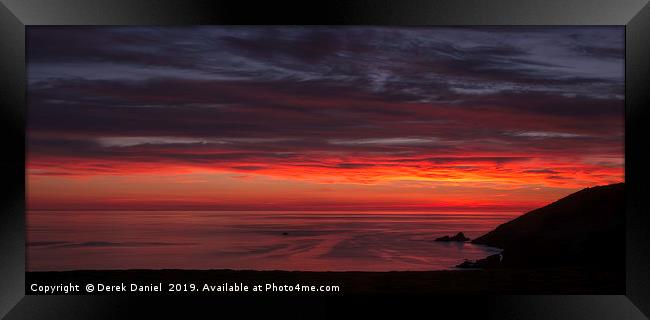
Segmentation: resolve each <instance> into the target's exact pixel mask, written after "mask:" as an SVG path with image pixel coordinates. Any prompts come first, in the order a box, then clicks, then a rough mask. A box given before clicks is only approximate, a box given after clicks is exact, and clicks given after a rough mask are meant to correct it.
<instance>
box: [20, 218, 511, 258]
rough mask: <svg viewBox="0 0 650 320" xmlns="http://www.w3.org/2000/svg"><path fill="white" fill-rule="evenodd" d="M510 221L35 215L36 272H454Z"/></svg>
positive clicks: (32, 251)
mask: <svg viewBox="0 0 650 320" xmlns="http://www.w3.org/2000/svg"><path fill="white" fill-rule="evenodd" d="M514 216H515V215H514V214H512V213H499V214H494V213H485V214H476V213H471V214H470V213H445V214H437V213H436V214H433V213H404V212H400V213H390V212H379V213H378V212H372V213H363V212H355V213H348V212H242V211H238V212H225V211H31V212H29V213H28V215H27V230H28V233H27V242H28V244H27V267H28V270H29V271H45V270H79V269H140V268H142V269H240V270H303V271H351V270H356V271H393V270H395V271H400V270H440V269H450V268H453V266H454V265H456V264H458V263H460V262H462V261H463V260H464V259H477V258H482V257H485V256H487V255H490V254H493V253H495V252H498V250H497V249H495V248H490V247H485V246H479V245H472V244H469V243H441V242H434V241H433V240H434V238H436V237H439V236H443V235H451V234H455V233H456V232H458V231H462V232H464V233H465V234H466V235H467V236H468V237H470V238H474V237H477V236H479V235H481V234H484V233H485V232H487V231H489V230H491V229H493V228H494V227H495V226H497V225H499V224H501V223H503V222H506V221H508V220H510V219H512V218H513V217H514Z"/></svg>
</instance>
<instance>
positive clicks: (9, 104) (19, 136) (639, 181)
mask: <svg viewBox="0 0 650 320" xmlns="http://www.w3.org/2000/svg"><path fill="white" fill-rule="evenodd" d="M207 24H246V25H250V24H290V25H299V24H307V25H314V24H319V25H330V24H357V25H384V24H389V25H621V26H622V25H624V26H625V30H626V32H625V34H626V35H625V37H626V57H625V58H626V67H625V75H626V80H625V106H626V122H625V180H626V185H627V186H626V201H627V205H626V219H627V220H626V221H627V229H626V232H627V236H626V248H625V249H626V257H627V260H626V266H627V267H626V292H625V295H620V296H575V295H571V296H541V295H531V296H448V295H445V296H435V297H421V296H418V297H415V296H413V297H408V296H400V297H386V296H381V297H379V296H378V297H363V298H361V297H357V298H350V297H345V296H336V297H284V298H279V297H267V298H255V300H254V301H253V300H252V299H251V298H246V297H244V298H235V297H223V298H219V297H167V296H165V297H120V296H34V295H27V296H26V295H25V154H26V153H25V151H26V150H25V121H26V79H25V78H26V71H25V44H26V43H25V27H26V26H30V25H207ZM649 32H650V5H649V4H648V2H647V1H644V0H634V1H622V0H592V1H589V0H579V1H575V0H574V1H566V0H565V1H562V0H526V1H523V0H519V1H516V0H513V1H510V0H508V1H481V0H464V1H462V0H444V1H433V0H428V1H427V0H418V1H385V0H364V1H348V2H342V1H305V2H302V3H299V4H296V3H292V4H288V3H287V4H281V3H276V2H262V1H259V2H254V1H243V0H240V1H193V2H189V1H168V0H164V1H163V0H158V1H155V0H139V1H128V0H119V1H118V0H112V1H99V0H59V1H48V0H42V1H36V0H1V1H0V74H2V77H0V105H1V108H0V139H1V140H0V141H1V142H2V144H1V145H2V146H3V149H4V152H3V153H4V155H2V156H0V172H1V174H0V318H2V317H6V319H44V318H46V319H50V318H53V319H77V318H82V319H86V318H93V319H104V318H106V319H109V318H130V317H134V316H140V317H142V316H144V317H147V318H154V317H189V316H191V315H198V314H199V313H206V314H207V315H208V316H210V317H217V316H222V315H223V314H224V313H225V312H228V313H233V312H234V313H237V314H238V315H253V314H256V315H271V314H280V315H282V317H283V318H294V317H300V318H302V317H310V318H313V317H321V316H334V315H338V314H339V313H340V312H342V310H341V309H340V307H345V308H346V310H345V311H346V312H348V314H346V315H350V314H349V313H350V312H352V313H355V314H356V315H359V316H361V315H363V316H364V317H367V316H369V315H370V314H375V313H376V314H383V315H385V314H387V313H393V314H396V315H401V316H404V315H408V314H410V313H412V312H423V311H424V312H426V313H424V316H426V317H454V318H460V319H464V318H470V317H472V318H476V317H482V318H498V319H564V318H566V319H590V320H592V319H647V317H648V316H649V315H650V271H649V270H650V218H649V216H650V205H649V202H648V201H647V197H646V196H645V193H646V190H647V187H646V183H645V182H646V181H649V178H650V170H649V169H648V164H650V157H649V156H648V152H647V151H646V150H647V149H648V147H649V145H648V143H647V142H646V140H645V138H646V137H649V136H650V135H649V134H648V131H649V130H648V127H649V125H648V123H650V122H649V121H650V108H649V107H650V103H649V102H650V99H649V98H650V81H649V80H650V79H649V71H650V64H649V57H650V36H649ZM398 307H399V308H398ZM644 314H645V315H644Z"/></svg>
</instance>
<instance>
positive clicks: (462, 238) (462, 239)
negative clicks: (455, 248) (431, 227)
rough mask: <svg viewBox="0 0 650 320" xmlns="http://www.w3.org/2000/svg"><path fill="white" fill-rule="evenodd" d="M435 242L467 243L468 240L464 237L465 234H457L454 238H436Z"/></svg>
mask: <svg viewBox="0 0 650 320" xmlns="http://www.w3.org/2000/svg"><path fill="white" fill-rule="evenodd" d="M436 241H444V242H447V241H459V242H465V241H469V238H467V237H465V234H463V233H462V232H459V233H457V234H456V235H455V236H453V237H450V236H444V237H440V238H436Z"/></svg>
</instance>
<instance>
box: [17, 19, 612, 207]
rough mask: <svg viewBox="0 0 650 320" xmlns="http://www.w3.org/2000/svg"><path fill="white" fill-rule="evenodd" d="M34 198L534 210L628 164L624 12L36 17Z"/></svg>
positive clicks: (31, 203) (40, 203) (41, 201)
mask: <svg viewBox="0 0 650 320" xmlns="http://www.w3.org/2000/svg"><path fill="white" fill-rule="evenodd" d="M27 48H28V49H27V50H28V52H27V53H28V80H29V90H28V91H29V92H28V106H29V116H28V132H27V138H28V141H27V147H28V155H27V157H28V159H27V168H28V176H27V179H28V181H27V199H28V207H29V209H32V210H34V209H55V210H79V209H131V210H345V211H348V210H349V211H373V210H388V211H436V212H437V211H476V212H487V211H490V212H493V211H525V210H529V209H533V208H535V207H538V206H541V205H544V204H546V203H548V202H550V201H554V200H557V199H559V198H561V197H563V196H565V195H568V194H569V193H571V192H574V191H576V190H579V189H581V188H584V187H589V186H594V185H603V184H610V183H615V182H621V181H623V180H624V177H623V164H624V157H623V147H624V144H623V134H624V127H623V120H624V118H623V117H624V82H623V78H624V29H623V28H622V27H570V28H568V27H564V28H557V27H552V28H551V27H540V28H522V27H507V28H495V27H489V28H488V27H483V28H437V27H436V28H433V27H413V28H397V27H388V28H378V27H179V28H171V27H160V28H154V27H31V26H30V27H28V28H27Z"/></svg>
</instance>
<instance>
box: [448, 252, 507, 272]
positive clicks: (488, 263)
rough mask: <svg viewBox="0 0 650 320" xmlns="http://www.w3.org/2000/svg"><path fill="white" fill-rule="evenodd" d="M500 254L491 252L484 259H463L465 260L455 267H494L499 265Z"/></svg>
mask: <svg viewBox="0 0 650 320" xmlns="http://www.w3.org/2000/svg"><path fill="white" fill-rule="evenodd" d="M501 260H502V256H501V254H500V253H497V254H493V255H491V256H488V257H487V258H484V259H478V260H476V261H470V260H465V262H463V263H461V264H459V265H457V266H456V267H457V268H480V269H489V268H496V267H499V266H501Z"/></svg>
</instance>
